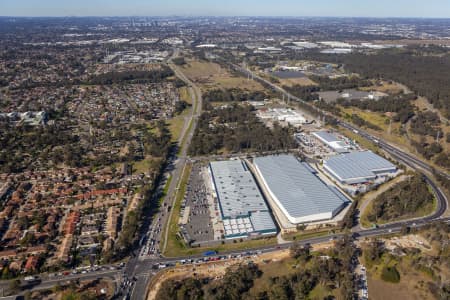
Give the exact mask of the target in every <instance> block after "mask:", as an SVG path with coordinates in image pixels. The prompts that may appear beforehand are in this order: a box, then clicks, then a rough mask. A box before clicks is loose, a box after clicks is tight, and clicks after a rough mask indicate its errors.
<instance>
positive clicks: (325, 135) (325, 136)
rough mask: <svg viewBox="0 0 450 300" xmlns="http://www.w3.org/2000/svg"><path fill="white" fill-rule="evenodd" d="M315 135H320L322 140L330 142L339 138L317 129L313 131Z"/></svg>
mask: <svg viewBox="0 0 450 300" xmlns="http://www.w3.org/2000/svg"><path fill="white" fill-rule="evenodd" d="M313 134H314V135H316V136H319V137H321V138H322V139H323V140H324V141H326V142H328V143H331V142H336V141H339V139H338V138H337V137H336V136H335V135H334V134H332V133H329V132H328V131H317V132H314V133H313Z"/></svg>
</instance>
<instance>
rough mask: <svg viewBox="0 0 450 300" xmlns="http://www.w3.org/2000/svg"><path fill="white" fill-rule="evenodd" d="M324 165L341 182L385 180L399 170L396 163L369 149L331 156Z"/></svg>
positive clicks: (357, 182) (353, 182) (360, 182)
mask: <svg viewBox="0 0 450 300" xmlns="http://www.w3.org/2000/svg"><path fill="white" fill-rule="evenodd" d="M323 166H324V169H325V170H326V171H327V172H328V173H329V174H330V175H331V176H332V177H333V178H335V179H336V180H338V181H339V183H341V184H362V183H367V182H372V181H374V180H376V179H378V178H379V179H381V180H383V181H385V179H386V178H387V177H392V176H394V175H395V173H396V172H397V167H396V166H395V165H394V164H392V163H391V162H390V161H388V160H386V159H384V158H382V157H381V156H378V155H376V154H375V153H373V152H372V151H369V150H367V151H355V152H351V153H345V154H341V155H336V156H333V157H330V158H329V159H328V160H325V161H324V163H323Z"/></svg>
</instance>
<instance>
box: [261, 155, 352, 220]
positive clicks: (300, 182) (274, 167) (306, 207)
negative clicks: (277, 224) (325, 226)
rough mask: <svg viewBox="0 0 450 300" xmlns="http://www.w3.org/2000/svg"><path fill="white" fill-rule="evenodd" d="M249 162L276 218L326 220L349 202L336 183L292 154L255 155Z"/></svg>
mask: <svg viewBox="0 0 450 300" xmlns="http://www.w3.org/2000/svg"><path fill="white" fill-rule="evenodd" d="M253 165H254V167H255V172H256V176H257V178H258V180H259V181H260V183H261V185H262V186H263V189H264V190H265V191H267V194H268V195H267V196H268V199H269V202H270V203H271V204H272V203H273V205H274V207H273V209H274V213H276V214H277V218H278V220H285V219H287V220H288V221H289V223H291V225H294V226H295V225H296V224H301V223H308V222H316V221H325V220H330V219H332V218H333V217H334V216H336V215H337V214H338V213H339V212H340V211H341V210H342V209H343V208H344V207H345V206H346V204H347V203H348V202H349V199H347V197H345V196H344V195H343V194H342V193H341V192H340V191H339V190H337V189H336V187H334V186H330V185H327V184H326V183H325V182H323V181H322V180H321V179H320V178H319V177H318V176H317V174H316V171H315V170H314V169H313V168H312V167H310V166H309V165H308V164H307V163H305V162H300V161H299V160H298V159H297V158H296V157H295V156H293V155H286V154H283V155H272V156H265V157H257V158H255V159H254V160H253ZM280 214H282V215H280ZM283 227H289V225H288V226H283ZM291 227H292V226H291Z"/></svg>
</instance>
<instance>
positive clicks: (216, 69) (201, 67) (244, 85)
mask: <svg viewBox="0 0 450 300" xmlns="http://www.w3.org/2000/svg"><path fill="white" fill-rule="evenodd" d="M182 69H183V73H184V74H186V76H187V77H189V78H190V79H191V80H192V81H194V82H195V83H197V84H199V85H200V86H201V88H202V89H204V90H208V89H213V88H225V89H227V88H241V89H244V90H245V89H246V90H249V91H262V90H264V87H263V86H262V85H261V84H259V83H258V82H256V81H254V80H251V79H250V80H248V79H247V78H245V77H242V76H237V75H234V74H231V73H230V72H229V71H228V69H226V68H222V67H221V66H220V65H218V64H216V63H211V62H206V61H198V60H192V61H189V62H188V63H187V64H186V65H184V66H183V67H182Z"/></svg>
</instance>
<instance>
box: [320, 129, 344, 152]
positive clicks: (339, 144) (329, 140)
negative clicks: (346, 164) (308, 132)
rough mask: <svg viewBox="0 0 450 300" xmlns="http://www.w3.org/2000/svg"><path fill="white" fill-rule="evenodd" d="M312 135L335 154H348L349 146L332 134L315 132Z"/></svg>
mask: <svg viewBox="0 0 450 300" xmlns="http://www.w3.org/2000/svg"><path fill="white" fill-rule="evenodd" d="M312 135H313V136H314V137H316V138H317V139H318V140H319V141H321V142H322V143H324V144H325V145H327V146H328V147H329V148H330V149H331V150H333V151H335V152H338V153H347V152H350V148H351V146H350V145H349V144H346V143H345V142H344V141H342V140H340V139H338V138H337V137H336V136H335V135H334V134H332V133H330V132H328V131H317V132H313V133H312Z"/></svg>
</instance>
